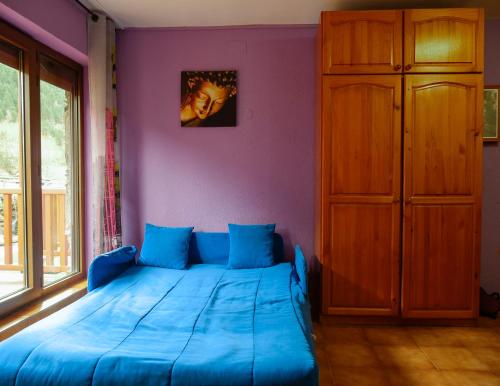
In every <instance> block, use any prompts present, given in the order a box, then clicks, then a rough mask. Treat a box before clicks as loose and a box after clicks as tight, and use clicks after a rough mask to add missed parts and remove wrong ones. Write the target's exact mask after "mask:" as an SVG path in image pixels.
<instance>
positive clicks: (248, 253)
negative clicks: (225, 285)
mask: <svg viewBox="0 0 500 386" xmlns="http://www.w3.org/2000/svg"><path fill="white" fill-rule="evenodd" d="M275 228H276V224H267V225H236V224H229V260H228V264H227V265H228V267H229V268H234V269H239V268H264V267H270V266H272V265H273V264H274V260H273V247H274V229H275Z"/></svg>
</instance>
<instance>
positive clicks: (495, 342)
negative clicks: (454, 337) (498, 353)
mask: <svg viewBox="0 0 500 386" xmlns="http://www.w3.org/2000/svg"><path fill="white" fill-rule="evenodd" d="M454 330H455V331H458V332H459V333H460V340H461V341H462V343H463V344H464V345H465V346H473V347H500V334H498V333H496V332H495V331H494V330H492V329H491V328H481V327H475V328H474V327H470V328H459V329H454Z"/></svg>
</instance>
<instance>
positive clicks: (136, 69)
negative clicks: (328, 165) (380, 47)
mask: <svg viewBox="0 0 500 386" xmlns="http://www.w3.org/2000/svg"><path fill="white" fill-rule="evenodd" d="M315 30H316V28H315V27H303V26H302V27H301V26H297V27H291V28H288V27H267V28H266V27H258V28H221V29H142V30H141V29H135V30H134V29H130V30H125V31H119V33H118V48H117V53H118V56H117V69H118V112H119V130H120V135H121V141H122V142H121V157H122V158H121V159H122V184H123V190H122V206H123V229H124V240H125V242H132V243H137V244H139V245H140V243H141V240H142V234H143V229H144V224H145V223H146V222H151V223H154V224H160V225H170V226H181V225H194V226H195V227H196V230H202V231H226V230H227V223H229V222H235V223H267V222H276V223H277V230H278V231H279V232H280V233H282V234H283V235H284V237H285V242H286V244H287V247H288V250H290V246H291V244H295V243H299V244H301V245H302V247H303V248H304V251H305V253H307V254H311V253H312V250H313V240H312V239H313V182H314V181H313V146H314V144H313V140H314V97H313V91H314V90H313V88H314V34H315ZM193 69H200V70H203V69H221V70H224V69H236V70H238V76H239V81H238V82H239V84H238V88H239V94H238V126H237V127H235V128H181V126H180V122H179V103H180V95H179V93H180V72H181V71H182V70H193Z"/></svg>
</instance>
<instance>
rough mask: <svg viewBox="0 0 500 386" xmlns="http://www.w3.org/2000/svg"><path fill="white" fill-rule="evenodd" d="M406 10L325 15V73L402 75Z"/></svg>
mask: <svg viewBox="0 0 500 386" xmlns="http://www.w3.org/2000/svg"><path fill="white" fill-rule="evenodd" d="M402 15H403V13H402V11H397V10H388V11H336V12H324V13H323V14H322V17H323V19H322V26H323V73H324V74H347V73H349V74H355V73H367V74H374V73H398V72H401V68H402V47H403V44H402V20H403V17H402Z"/></svg>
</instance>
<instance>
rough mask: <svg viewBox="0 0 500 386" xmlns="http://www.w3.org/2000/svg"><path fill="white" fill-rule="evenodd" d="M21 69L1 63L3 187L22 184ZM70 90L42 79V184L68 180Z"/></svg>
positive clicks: (0, 177) (0, 230) (61, 185)
mask: <svg viewBox="0 0 500 386" xmlns="http://www.w3.org/2000/svg"><path fill="white" fill-rule="evenodd" d="M19 100H20V73H19V71H18V70H16V69H14V68H12V67H9V66H7V65H4V64H2V63H0V188H9V189H16V188H19V184H20V177H21V176H20V175H19V171H20V169H19V165H20V155H21V152H20V150H21V149H20V145H21V142H20V139H21V130H20V122H21V114H22V112H21V109H20V103H19ZM67 105H68V96H67V92H66V91H65V90H63V89H61V88H59V87H57V86H54V85H52V84H50V83H47V82H44V81H41V82H40V109H41V131H42V138H41V139H42V143H41V146H42V148H41V150H42V185H43V186H44V187H51V188H64V187H65V180H66V170H67V167H66V165H67V163H66V141H65V138H66V128H65V122H64V120H65V116H66V109H67ZM3 214H4V213H3V198H2V195H1V194H0V246H1V245H2V235H3ZM13 220H14V227H13V228H14V233H15V234H17V229H16V228H17V227H16V222H17V201H16V196H13Z"/></svg>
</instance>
